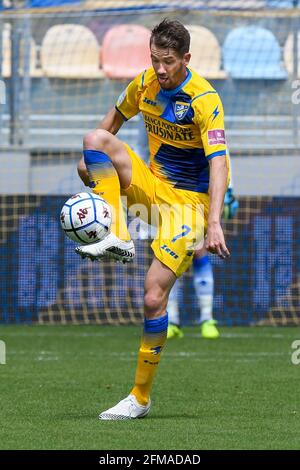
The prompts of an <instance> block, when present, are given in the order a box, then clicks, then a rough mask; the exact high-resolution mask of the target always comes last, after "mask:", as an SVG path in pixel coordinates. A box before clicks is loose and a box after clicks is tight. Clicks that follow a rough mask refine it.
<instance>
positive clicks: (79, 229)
mask: <svg viewBox="0 0 300 470" xmlns="http://www.w3.org/2000/svg"><path fill="white" fill-rule="evenodd" d="M60 225H61V228H62V229H63V231H64V232H65V234H66V235H67V236H68V237H69V238H71V240H73V241H74V242H78V243H81V244H83V245H86V244H89V243H95V242H97V241H100V240H102V239H103V238H104V237H105V236H106V235H107V234H108V233H109V231H110V226H111V209H110V206H109V205H108V204H107V202H105V201H104V199H102V198H101V197H100V196H97V195H96V194H93V193H78V194H74V196H72V197H70V199H68V200H67V201H66V202H65V203H64V205H63V208H62V210H61V213H60Z"/></svg>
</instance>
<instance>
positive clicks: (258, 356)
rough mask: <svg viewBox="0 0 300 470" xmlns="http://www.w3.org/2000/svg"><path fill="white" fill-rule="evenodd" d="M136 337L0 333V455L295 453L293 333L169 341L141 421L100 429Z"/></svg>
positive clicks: (241, 331)
mask: <svg viewBox="0 0 300 470" xmlns="http://www.w3.org/2000/svg"><path fill="white" fill-rule="evenodd" d="M140 331H141V329H140V328H138V327H133V326H130V327H128V326H123V327H112V326H31V327H30V326H7V327H6V326H5V327H4V326H1V327H0V339H1V340H4V341H5V343H6V351H7V359H6V364H5V365H0V391H1V407H0V421H1V426H0V448H1V449H97V450H112V449H122V450H125V449H130V450H132V449H142V450H166V449H170V450H171V449H172V450H174V449H175V450H183V449H189V450H192V449H196V450H203V449H299V443H300V402H299V401H300V394H299V390H300V386H299V383H300V364H299V365H293V364H292V362H291V354H292V352H293V350H292V347H291V344H292V342H293V341H294V340H295V339H300V332H299V329H297V328H271V327H270V328H269V327H256V328H255V327H252V328H251V327H248V328H247V327H245V328H242V327H238V328H237V327H235V328H223V329H221V332H222V337H221V338H220V339H218V340H204V339H202V338H201V337H200V333H199V329H197V328H196V327H194V328H186V329H185V337H184V338H183V339H181V340H173V341H171V340H170V341H169V342H168V345H167V346H166V348H165V351H164V353H163V356H162V360H161V363H160V365H159V369H158V374H157V377H156V381H155V384H154V387H153V391H152V401H153V406H152V409H151V412H150V414H149V415H148V417H147V418H145V419H141V420H132V421H110V422H108V421H99V420H98V419H97V416H98V414H99V412H101V411H103V410H105V409H106V408H108V407H110V406H113V405H115V404H116V403H117V402H118V401H119V400H120V399H122V398H124V397H125V396H126V395H127V394H128V393H129V391H130V388H131V385H132V381H133V377H134V370H135V365H136V352H137V350H138V345H139V337H140Z"/></svg>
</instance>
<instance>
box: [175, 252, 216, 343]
mask: <svg viewBox="0 0 300 470" xmlns="http://www.w3.org/2000/svg"><path fill="white" fill-rule="evenodd" d="M178 284H179V281H177V282H176V283H175V285H174V286H173V288H172V290H171V292H170V296H169V302H168V306H167V310H168V313H169V326H168V339H172V338H182V337H183V332H182V330H181V327H180V313H179V305H178V295H179V285H178ZM193 284H194V288H195V293H196V297H197V304H198V307H199V318H198V319H197V323H199V324H201V335H202V336H203V338H206V339H216V338H218V337H219V336H220V333H219V331H218V329H217V327H216V323H217V322H216V320H214V319H213V291H214V277H213V270H212V266H211V262H210V260H209V257H208V253H207V251H206V250H205V248H202V249H201V250H198V251H196V252H195V255H194V259H193Z"/></svg>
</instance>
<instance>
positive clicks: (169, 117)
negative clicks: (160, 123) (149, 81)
mask: <svg viewBox="0 0 300 470" xmlns="http://www.w3.org/2000/svg"><path fill="white" fill-rule="evenodd" d="M156 99H158V100H159V101H160V102H161V103H164V104H165V105H166V107H165V109H164V112H163V113H162V114H161V115H160V117H161V118H163V119H165V120H166V121H169V122H172V123H177V124H192V123H193V117H194V110H193V108H192V106H191V97H190V95H188V94H187V93H185V92H184V91H182V90H179V91H178V92H177V93H176V94H174V95H172V96H170V97H166V96H164V94H162V90H160V92H159V93H158V95H157V96H156ZM177 101H180V102H182V103H186V104H187V105H189V108H188V110H187V112H186V113H185V114H184V116H183V118H182V119H178V117H176V115H175V111H174V109H175V106H176V102H177Z"/></svg>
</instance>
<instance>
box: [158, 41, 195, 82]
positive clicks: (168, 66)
mask: <svg viewBox="0 0 300 470" xmlns="http://www.w3.org/2000/svg"><path fill="white" fill-rule="evenodd" d="M150 51H151V60H152V66H153V68H154V70H155V73H156V76H157V79H158V81H159V84H160V86H161V87H162V88H164V89H165V90H171V89H172V88H176V87H178V86H179V85H180V84H181V83H182V82H183V81H184V80H185V78H186V74H187V72H186V66H187V65H188V63H189V60H190V58H191V55H190V53H189V52H188V53H186V54H184V55H183V56H182V57H180V56H179V55H178V53H177V52H176V51H175V50H174V49H169V48H168V49H161V48H159V47H157V46H156V45H155V43H152V44H151V46H150Z"/></svg>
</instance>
